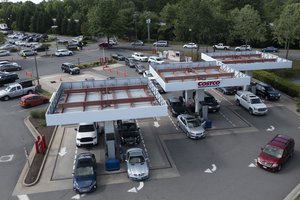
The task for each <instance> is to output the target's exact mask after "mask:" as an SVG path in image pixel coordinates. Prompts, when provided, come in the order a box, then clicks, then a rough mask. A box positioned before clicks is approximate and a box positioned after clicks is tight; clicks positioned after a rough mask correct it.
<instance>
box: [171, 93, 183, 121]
mask: <svg viewBox="0 0 300 200" xmlns="http://www.w3.org/2000/svg"><path fill="white" fill-rule="evenodd" d="M167 105H168V108H169V110H170V112H171V113H172V115H173V117H177V116H178V115H180V114H184V113H186V109H185V106H184V104H183V103H182V101H180V99H179V98H176V97H171V98H168V99H167Z"/></svg>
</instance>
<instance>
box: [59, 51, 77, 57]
mask: <svg viewBox="0 0 300 200" xmlns="http://www.w3.org/2000/svg"><path fill="white" fill-rule="evenodd" d="M73 54H74V53H73V51H70V50H68V49H58V50H57V51H55V55H56V56H57V57H60V56H72V55H73Z"/></svg>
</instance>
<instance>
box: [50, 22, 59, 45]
mask: <svg viewBox="0 0 300 200" xmlns="http://www.w3.org/2000/svg"><path fill="white" fill-rule="evenodd" d="M52 21H53V23H54V25H53V26H51V28H52V29H54V30H55V45H56V50H58V47H57V31H56V29H57V27H58V26H57V25H56V18H52Z"/></svg>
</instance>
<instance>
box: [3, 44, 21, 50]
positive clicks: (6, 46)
mask: <svg viewBox="0 0 300 200" xmlns="http://www.w3.org/2000/svg"><path fill="white" fill-rule="evenodd" d="M16 48H17V46H16V45H13V44H4V45H2V46H0V49H1V50H12V49H16Z"/></svg>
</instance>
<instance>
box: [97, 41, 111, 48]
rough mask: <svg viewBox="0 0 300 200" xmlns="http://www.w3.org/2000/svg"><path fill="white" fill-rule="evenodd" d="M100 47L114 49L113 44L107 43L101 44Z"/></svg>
mask: <svg viewBox="0 0 300 200" xmlns="http://www.w3.org/2000/svg"><path fill="white" fill-rule="evenodd" d="M98 46H99V47H100V48H109V47H112V44H110V43H107V42H101V43H100V44H98Z"/></svg>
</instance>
